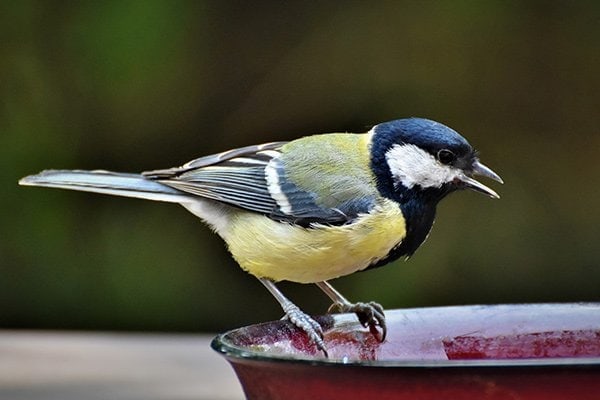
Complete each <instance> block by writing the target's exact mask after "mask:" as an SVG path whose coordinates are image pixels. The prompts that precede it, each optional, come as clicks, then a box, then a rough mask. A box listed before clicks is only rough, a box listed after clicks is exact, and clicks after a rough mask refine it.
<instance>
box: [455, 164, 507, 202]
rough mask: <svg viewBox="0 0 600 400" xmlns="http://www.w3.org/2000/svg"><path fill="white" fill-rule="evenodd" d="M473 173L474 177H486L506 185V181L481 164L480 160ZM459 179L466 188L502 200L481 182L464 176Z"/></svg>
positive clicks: (474, 166)
mask: <svg viewBox="0 0 600 400" xmlns="http://www.w3.org/2000/svg"><path fill="white" fill-rule="evenodd" d="M471 173H472V175H480V176H485V177H486V178H490V179H492V180H495V181H496V182H500V183H504V181H503V180H502V178H500V177H499V176H498V174H496V173H495V172H494V171H492V170H491V169H489V168H488V167H486V166H485V165H483V164H482V163H480V162H479V160H476V161H475V162H474V163H473V169H472V172H471ZM458 179H459V180H460V181H461V182H462V183H463V184H464V185H465V187H467V188H469V189H472V190H474V191H476V192H480V193H483V194H486V195H488V196H490V197H491V198H493V199H499V198H500V196H499V195H498V193H496V192H495V191H493V190H492V189H490V188H489V187H487V186H485V185H484V184H483V183H480V182H479V181H476V180H475V179H473V178H471V177H470V176H467V175H462V176H460V177H459V178H458Z"/></svg>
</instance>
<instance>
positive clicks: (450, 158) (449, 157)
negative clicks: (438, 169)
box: [437, 149, 456, 165]
mask: <svg viewBox="0 0 600 400" xmlns="http://www.w3.org/2000/svg"><path fill="white" fill-rule="evenodd" d="M437 158H438V160H440V162H441V163H442V164H446V165H449V164H452V162H454V160H455V159H456V155H454V153H453V152H452V151H450V150H448V149H441V150H440V151H438V153H437Z"/></svg>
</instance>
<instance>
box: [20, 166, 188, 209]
mask: <svg viewBox="0 0 600 400" xmlns="http://www.w3.org/2000/svg"><path fill="white" fill-rule="evenodd" d="M19 185H24V186H44V187H53V188H60V189H70V190H80V191H84V192H94V193H104V194H110V195H115V196H125V197H135V198H139V199H147V200H157V201H166V202H171V203H184V202H189V201H190V195H187V194H185V193H183V192H181V191H179V190H177V189H173V188H171V187H169V186H166V185H163V184H161V183H159V182H156V181H153V180H150V179H147V178H144V177H143V176H142V175H139V174H125V173H117V172H110V171H101V170H97V171H80V170H46V171H42V172H40V173H39V174H37V175H30V176H27V177H25V178H23V179H21V180H20V181H19Z"/></svg>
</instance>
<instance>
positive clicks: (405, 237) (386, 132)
mask: <svg viewBox="0 0 600 400" xmlns="http://www.w3.org/2000/svg"><path fill="white" fill-rule="evenodd" d="M473 175H481V176H484V177H487V178H491V179H493V180H495V181H498V182H500V183H502V179H501V178H500V177H499V176H498V175H497V174H496V173H494V172H493V171H492V170H491V169H489V168H488V167H486V166H485V165H483V164H482V163H481V162H479V158H478V154H477V152H475V151H474V150H473V148H472V147H471V145H470V144H469V143H468V142H467V141H466V140H465V139H464V138H463V137H462V136H461V135H459V134H458V133H457V132H455V131H454V130H452V129H451V128H449V127H447V126H445V125H442V124H440V123H438V122H435V121H431V120H428V119H423V118H408V119H398V120H394V121H389V122H384V123H380V124H378V125H375V126H374V127H373V128H372V129H370V130H369V131H368V132H366V133H362V134H353V133H329V134H320V135H313V136H307V137H302V138H300V139H296V140H292V141H289V142H274V143H267V144H262V145H257V146H248V147H242V148H238V149H233V150H229V151H226V152H223V153H220V154H214V155H209V156H205V157H201V158H198V159H195V160H193V161H190V162H188V163H187V164H185V165H183V166H181V167H177V168H170V169H162V170H155V171H149V172H143V173H141V174H125V173H115V172H109V171H101V170H96V171H81V170H47V171H43V172H41V173H40V174H38V175H32V176H28V177H25V178H23V179H21V180H20V181H19V183H20V184H21V185H30V186H47V187H57V188H63V189H73V190H82V191H89V192H98V193H106V194H112V195H119V196H128V197H136V198H142V199H149V200H158V201H166V202H172V203H180V204H181V205H183V206H184V207H185V208H187V209H188V210H189V211H191V212H192V213H193V214H195V215H196V216H198V217H200V218H201V219H202V220H203V221H204V222H205V223H207V224H208V225H209V226H210V227H211V228H212V229H213V230H214V231H215V232H216V233H217V234H218V235H219V236H220V237H221V238H223V240H224V241H225V242H226V244H227V247H228V249H229V251H230V252H231V254H232V255H233V257H234V258H235V260H236V261H237V262H238V263H239V265H240V266H241V267H242V268H243V269H244V270H246V271H247V272H249V273H250V274H252V275H254V276H256V277H257V278H258V279H259V280H260V282H262V284H263V285H264V286H265V287H266V288H267V289H268V290H269V291H270V292H271V294H272V295H273V296H274V297H275V298H276V299H277V301H278V302H279V303H280V305H281V307H282V308H283V310H284V312H285V315H286V316H287V318H288V319H289V320H290V321H291V322H292V323H293V324H294V325H296V326H297V327H298V328H300V329H302V330H303V331H305V332H306V334H307V335H308V337H309V338H310V340H311V341H312V342H313V343H314V344H315V345H316V346H317V347H318V348H319V349H320V350H322V351H323V352H325V354H326V346H325V344H324V342H323V330H322V328H321V326H320V325H319V323H317V322H316V321H315V320H314V319H313V318H311V317H310V316H308V315H307V314H305V313H304V312H302V311H301V310H300V309H299V308H298V307H297V306H296V305H295V304H293V303H292V302H291V301H290V300H289V299H287V298H286V297H285V296H284V295H283V294H282V293H281V292H280V291H279V289H278V288H277V287H276V286H275V283H276V282H278V281H283V280H285V281H292V282H298V283H315V284H316V285H317V286H318V287H319V288H320V289H321V290H323V291H324V292H325V294H327V296H328V297H330V298H331V300H332V301H333V305H332V308H337V309H338V310H339V311H341V312H354V313H356V314H357V316H358V318H359V320H360V322H361V323H362V324H363V326H365V327H367V326H368V327H369V328H370V329H372V330H374V329H376V327H377V326H378V327H380V329H381V330H382V333H381V335H380V339H381V340H384V338H385V333H386V324H385V315H384V310H383V308H382V307H381V305H379V304H377V303H375V302H369V303H351V302H350V301H348V300H347V299H346V298H345V297H343V296H342V295H341V294H340V293H339V292H337V291H336V290H335V289H334V288H333V287H332V286H331V285H330V284H329V283H328V282H327V281H328V280H330V279H334V278H337V277H340V276H344V275H348V274H352V273H354V272H357V271H363V270H366V269H370V268H375V267H379V266H382V265H384V264H387V263H389V262H391V261H394V260H396V259H398V258H399V257H402V256H406V257H408V256H410V255H412V254H413V253H414V252H415V250H416V249H417V248H418V247H419V246H420V245H421V243H423V241H424V240H425V239H426V237H427V235H428V234H429V231H430V229H431V226H432V225H433V221H434V217H435V210H436V205H437V203H438V202H439V201H440V200H441V199H442V198H444V197H445V196H446V195H447V194H449V193H451V192H454V191H456V190H459V189H472V190H475V191H477V192H480V193H483V194H486V195H488V196H489V197H492V198H498V197H499V196H498V194H496V192H495V191H493V190H492V189H490V188H488V187H487V186H485V185H483V184H481V183H480V182H478V181H476V180H475V179H473V178H472V176H473Z"/></svg>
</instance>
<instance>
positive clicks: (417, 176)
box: [385, 144, 462, 189]
mask: <svg viewBox="0 0 600 400" xmlns="http://www.w3.org/2000/svg"><path fill="white" fill-rule="evenodd" d="M385 159H386V161H387V163H388V166H389V167H390V172H391V173H392V176H393V178H394V182H395V183H396V184H399V183H402V184H403V185H404V186H406V187H407V188H409V189H410V188H412V187H414V186H420V187H421V188H423V189H425V188H431V187H434V188H439V187H441V186H442V185H443V184H444V183H447V182H451V181H453V180H454V179H455V178H457V177H458V176H459V175H461V173H462V172H461V171H460V170H459V169H458V168H454V167H451V166H448V165H444V164H442V163H440V162H439V161H438V160H436V159H435V157H433V156H432V155H431V154H429V153H427V152H426V151H425V150H423V149H421V148H419V147H418V146H415V145H414V144H395V145H393V146H392V147H391V148H390V149H389V150H388V151H387V153H386V154H385Z"/></svg>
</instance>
